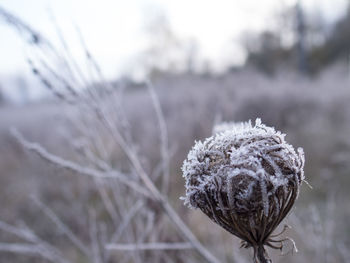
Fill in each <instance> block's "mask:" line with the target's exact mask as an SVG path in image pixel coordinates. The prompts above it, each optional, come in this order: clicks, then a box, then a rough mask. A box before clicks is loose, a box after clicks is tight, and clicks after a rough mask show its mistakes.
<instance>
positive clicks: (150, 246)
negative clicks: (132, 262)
mask: <svg viewBox="0 0 350 263" xmlns="http://www.w3.org/2000/svg"><path fill="white" fill-rule="evenodd" d="M106 248H107V249H109V250H131V251H134V250H182V249H193V246H192V244H191V243H142V244H107V245H106Z"/></svg>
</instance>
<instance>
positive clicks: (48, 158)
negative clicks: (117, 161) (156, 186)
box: [11, 129, 150, 197]
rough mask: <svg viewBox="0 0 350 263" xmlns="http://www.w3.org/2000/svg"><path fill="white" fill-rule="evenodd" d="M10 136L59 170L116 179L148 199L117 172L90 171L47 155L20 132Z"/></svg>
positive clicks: (141, 190)
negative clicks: (59, 168)
mask: <svg viewBox="0 0 350 263" xmlns="http://www.w3.org/2000/svg"><path fill="white" fill-rule="evenodd" d="M11 134H12V135H13V136H14V137H15V138H16V139H17V141H18V142H19V143H20V144H21V145H22V146H23V147H24V148H25V149H27V150H29V151H32V152H34V153H36V154H37V155H38V156H39V157H41V158H42V159H44V160H46V161H48V162H50V163H52V164H55V165H57V166H59V167H61V168H64V169H67V170H70V171H72V172H75V173H78V174H82V175H88V176H91V177H97V178H114V179H117V180H119V181H120V182H121V183H123V184H125V185H127V186H128V187H131V188H132V189H133V190H135V191H136V192H138V193H141V194H143V195H145V196H147V197H150V194H149V192H148V191H147V189H145V188H143V187H142V186H140V185H138V184H137V183H136V182H133V181H131V179H130V178H127V177H126V176H125V175H123V174H121V173H119V172H117V171H111V172H100V171H98V170H95V169H92V168H87V167H83V166H81V165H79V164H77V163H75V162H72V161H69V160H66V159H63V158H61V157H59V156H57V155H54V154H51V153H49V152H48V151H47V150H46V149H45V148H44V147H42V146H41V145H40V144H37V143H33V142H29V141H27V140H26V139H24V137H23V135H22V134H21V133H20V132H18V131H17V130H16V129H12V130H11Z"/></svg>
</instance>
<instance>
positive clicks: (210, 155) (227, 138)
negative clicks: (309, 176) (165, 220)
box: [182, 119, 304, 262]
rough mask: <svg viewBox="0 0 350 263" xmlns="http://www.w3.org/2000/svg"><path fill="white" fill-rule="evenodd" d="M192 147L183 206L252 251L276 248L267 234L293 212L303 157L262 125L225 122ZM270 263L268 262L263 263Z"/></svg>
mask: <svg viewBox="0 0 350 263" xmlns="http://www.w3.org/2000/svg"><path fill="white" fill-rule="evenodd" d="M213 132H214V135H213V136H211V137H209V138H207V139H206V140H205V141H204V142H201V141H198V142H196V143H195V145H194V147H193V148H192V150H191V151H190V152H189V154H188V157H187V159H186V160H185V161H184V164H183V167H182V171H183V176H184V177H185V179H186V197H185V198H184V199H185V204H186V205H187V206H189V207H190V208H199V209H200V210H201V211H203V212H204V213H205V214H206V215H207V216H208V217H209V218H211V219H212V220H213V221H214V222H215V223H217V224H219V225H220V226H222V227H223V228H224V229H226V230H227V231H229V232H230V233H232V234H234V235H236V236H238V237H239V238H241V239H242V240H243V241H244V245H243V246H244V247H253V248H254V252H255V253H254V255H255V256H254V257H255V260H258V259H259V260H260V261H261V262H264V261H263V260H262V258H263V254H265V250H264V245H269V246H271V247H276V246H275V245H273V244H272V242H276V241H275V240H272V239H271V238H270V235H271V233H272V232H273V231H274V230H275V228H276V227H277V226H278V225H279V223H280V222H281V221H282V220H283V218H284V217H285V216H286V215H287V214H288V212H289V211H290V209H291V208H292V206H293V204H294V201H295V199H296V198H297V196H298V193H299V187H300V184H301V183H302V181H303V180H304V171H303V168H304V153H303V150H302V149H301V148H298V150H297V151H295V150H294V148H293V146H292V145H290V144H288V143H287V142H286V141H285V134H282V133H281V132H279V131H276V130H275V129H274V128H273V127H268V126H266V125H264V124H262V123H261V120H260V119H257V120H256V121H255V125H252V123H251V122H250V121H249V122H245V123H239V124H236V123H224V124H221V125H219V126H216V127H215V128H214V129H213ZM265 262H268V261H265Z"/></svg>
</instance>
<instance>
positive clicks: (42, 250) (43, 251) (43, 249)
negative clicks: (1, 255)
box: [0, 221, 69, 263]
mask: <svg viewBox="0 0 350 263" xmlns="http://www.w3.org/2000/svg"><path fill="white" fill-rule="evenodd" d="M0 230H1V231H4V232H7V233H10V234H13V235H15V236H17V237H19V238H21V239H24V240H25V241H27V242H29V243H31V244H29V245H35V250H34V251H33V252H35V254H38V255H40V256H42V257H43V258H46V259H48V260H50V261H52V262H58V263H69V261H68V260H67V259H66V258H65V257H64V256H63V255H62V253H61V252H60V251H59V250H58V249H57V248H55V247H54V246H52V245H51V244H49V243H47V242H45V241H43V240H42V239H40V238H39V237H38V236H36V235H35V234H34V232H33V231H31V230H30V229H28V228H24V227H15V226H11V225H9V224H7V223H5V222H2V221H0ZM2 245H3V246H2V250H3V251H5V250H6V249H7V251H8V252H13V253H15V252H16V251H18V252H19V253H24V252H26V251H27V249H28V247H24V246H22V245H15V246H9V245H8V244H5V243H3V244H2ZM10 250H11V251H10ZM0 251H1V249H0ZM30 254H32V253H30Z"/></svg>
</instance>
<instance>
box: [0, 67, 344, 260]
mask: <svg viewBox="0 0 350 263" xmlns="http://www.w3.org/2000/svg"><path fill="white" fill-rule="evenodd" d="M153 83H154V85H155V89H156V93H157V94H158V96H159V101H160V105H161V109H162V111H163V113H164V118H165V122H166V126H167V131H168V133H169V149H170V164H169V165H170V180H171V182H170V184H169V185H170V188H169V191H168V194H169V196H170V200H171V203H172V205H173V206H174V207H175V208H176V210H177V211H178V212H179V214H180V215H181V217H182V218H183V219H184V220H185V221H186V223H188V224H189V226H190V228H191V229H192V230H193V232H194V233H195V234H196V235H197V236H198V238H199V239H200V240H201V241H202V242H203V243H204V245H205V246H206V247H207V248H208V250H210V251H212V252H213V254H215V255H216V256H217V257H218V258H219V259H220V260H222V261H223V262H250V261H249V259H250V257H249V252H247V251H245V250H244V249H238V247H239V244H238V240H237V238H235V237H231V236H230V235H228V234H227V233H225V232H224V230H221V229H220V228H219V227H218V226H216V225H215V224H214V223H212V222H210V221H209V219H208V218H206V217H205V216H204V215H203V214H201V212H199V211H190V210H189V209H187V208H185V207H184V206H183V204H182V201H181V200H179V197H180V196H181V195H183V194H184V187H183V185H184V180H183V178H182V176H181V169H180V168H181V165H182V161H183V160H184V159H185V157H186V155H187V152H188V151H189V150H190V148H191V147H192V145H193V144H194V140H202V139H204V138H206V137H208V136H210V134H211V130H212V127H213V124H215V123H217V122H220V121H246V120H248V119H252V120H254V119H255V118H256V117H260V118H262V121H263V122H264V123H266V124H267V125H272V126H275V127H276V129H278V130H281V131H282V132H284V133H286V134H287V137H286V139H287V141H288V142H290V143H291V144H293V145H294V146H296V147H298V146H301V147H303V148H304V150H305V155H306V171H305V174H306V178H307V181H308V182H309V183H310V184H311V185H312V187H313V189H310V188H309V187H308V186H307V185H305V184H304V185H303V187H302V192H301V194H300V197H299V199H298V201H297V204H296V207H295V209H294V210H293V212H292V214H291V215H290V216H289V218H288V219H287V222H288V224H290V225H291V226H292V227H293V229H292V230H289V231H288V235H289V236H291V237H293V238H294V239H295V241H296V243H297V247H298V249H299V252H298V253H297V254H294V255H291V254H288V255H286V256H279V254H278V252H271V253H272V254H271V256H272V258H273V259H274V262H315V263H316V262H349V258H350V254H349V248H350V239H349V236H350V223H349V220H348V218H349V216H350V203H349V202H348V200H349V198H350V193H349V191H348V188H349V185H350V179H349V172H350V166H349V159H350V136H349V134H350V104H349V100H350V92H349V84H350V77H349V75H348V73H347V69H346V67H345V66H343V65H336V66H334V67H332V68H330V69H328V70H327V71H325V72H324V73H323V74H321V75H320V76H319V77H317V78H313V79H310V78H306V77H301V76H299V75H297V74H294V73H285V72H280V73H278V74H276V75H275V76H274V77H273V78H270V77H267V76H265V75H261V74H260V73H257V72H255V71H250V70H243V71H239V72H231V73H227V74H224V75H222V76H210V75H192V74H178V75H171V74H163V75H159V76H155V77H154V79H153ZM115 93H116V94H114V95H113V96H110V97H109V98H108V99H107V101H106V102H103V103H106V105H110V104H109V103H112V104H113V103H114V102H116V101H118V105H119V108H118V109H119V110H122V111H124V112H125V113H126V116H127V117H128V124H127V125H128V127H130V131H131V134H129V135H130V136H131V138H132V140H133V142H134V144H135V145H137V147H138V153H139V156H140V160H141V161H142V164H143V165H144V167H145V169H146V171H147V172H148V173H150V174H152V176H153V178H157V173H159V171H158V172H157V170H159V164H160V162H161V155H160V153H159V152H160V151H159V147H160V146H159V145H160V133H159V128H158V125H157V119H156V112H155V110H154V107H153V106H152V101H151V98H150V95H149V93H148V92H147V90H146V88H144V87H143V86H142V85H135V84H133V83H126V84H125V87H124V88H123V89H117V88H116V91H115ZM118 109H117V110H118ZM75 114H76V113H75V111H74V106H69V105H67V104H63V103H61V102H58V101H47V102H41V103H37V104H32V105H26V106H21V107H20V106H17V107H15V106H12V107H11V106H4V107H2V108H0V136H1V138H0V171H1V176H0V206H1V212H0V220H2V221H5V222H8V223H10V224H13V225H24V224H25V225H27V226H29V227H30V228H32V229H33V230H35V232H36V233H38V235H39V236H40V237H41V238H42V239H43V240H47V241H48V242H49V243H51V244H54V245H55V246H56V247H57V248H59V249H60V250H61V252H62V253H63V254H65V255H67V257H68V258H69V259H70V262H85V261H84V260H83V259H81V258H80V259H79V256H77V254H78V253H77V252H76V251H75V249H74V248H73V247H72V246H70V245H68V244H67V242H65V238H64V237H63V235H62V232H61V231H60V230H59V229H57V228H56V227H55V225H54V224H52V222H50V220H48V219H47V218H45V216H43V213H42V211H40V209H39V208H38V207H37V206H36V205H35V204H34V203H33V201H32V199H31V196H32V197H33V196H34V197H38V198H39V199H40V200H41V201H43V202H44V203H45V204H46V205H47V206H48V207H50V208H51V209H52V210H53V211H55V213H56V214H57V215H58V216H59V217H60V218H61V219H62V221H63V222H65V223H66V224H67V225H69V226H70V227H71V229H72V231H73V232H75V233H76V235H77V236H79V237H80V238H81V240H82V241H83V242H85V243H89V242H90V241H91V240H90V239H91V237H89V234H88V231H87V228H86V225H87V224H88V223H87V221H89V220H88V218H87V217H86V213H87V210H89V207H94V209H95V210H96V214H97V222H102V223H104V224H106V225H107V231H108V229H113V226H110V224H109V221H110V219H108V216H106V215H104V212H103V210H101V209H102V208H100V206H99V203H100V201H99V197H98V195H97V193H96V192H97V190H96V188H95V187H94V184H93V182H92V180H91V178H84V177H81V176H75V175H74V174H72V173H71V172H69V171H64V170H61V169H59V168H57V167H56V166H54V165H50V164H48V163H46V162H45V161H43V160H41V159H40V158H38V157H37V156H35V155H33V154H31V153H29V152H28V151H26V150H24V149H23V148H22V147H21V145H19V144H18V142H16V140H15V139H14V138H13V137H12V136H11V135H10V133H9V129H10V128H11V127H16V128H17V129H18V130H19V131H21V132H22V133H23V134H24V136H25V137H26V138H27V139H28V140H30V141H36V142H39V143H40V144H42V145H44V146H45V148H47V149H48V150H49V151H50V152H53V153H55V154H57V155H59V156H62V157H65V158H67V159H70V160H74V161H76V162H78V163H81V164H82V165H85V166H89V164H88V163H87V162H86V160H83V159H81V158H80V155H79V151H76V149H77V148H79V147H78V146H77V145H79V143H81V142H79V140H77V141H74V140H73V139H72V138H79V134H80V132H79V130H78V129H77V128H76V127H75V126H74V125H72V121H74V118H72V116H74V115H75ZM112 116H113V115H112ZM86 117H87V119H88V117H89V116H86ZM116 118H117V114H116ZM85 124H86V126H85V127H86V129H91V130H94V129H97V132H98V129H99V127H98V126H95V127H93V126H94V125H93V123H92V122H90V123H89V122H88V121H87V122H86V123H85ZM89 124H90V126H89ZM101 133H102V131H101ZM100 137H101V138H102V139H103V137H104V136H103V133H102V134H100ZM104 138H105V139H106V141H105V144H106V145H107V146H109V148H108V149H107V150H108V152H109V155H108V156H109V157H110V159H109V160H106V161H108V163H110V164H111V165H112V166H113V167H116V168H117V169H118V170H127V167H126V165H125V157H124V156H123V155H122V154H121V153H120V149H119V148H118V147H117V146H116V145H114V144H113V143H112V142H108V140H109V139H110V138H109V137H108V136H107V135H106V137H104ZM116 187H117V186H116ZM127 194H128V191H125V190H121V191H120V196H119V197H118V196H117V197H116V198H121V199H123V198H125V200H126V201H125V209H128V208H130V207H131V206H132V202H131V201H130V202H128V200H127ZM154 211H158V210H157V209H154ZM159 213H161V212H160V211H159ZM158 216H160V214H157V212H155V214H154V219H152V220H151V221H150V222H151V223H150V224H151V225H152V222H153V223H154V222H157V219H156V218H157V217H158ZM145 220H146V219H145ZM146 221H147V220H146ZM147 222H148V221H147ZM102 223H101V224H102ZM165 224H167V223H165ZM151 228H152V227H151ZM131 229H133V230H134V233H132V236H133V237H134V238H135V239H136V240H137V236H138V235H142V232H143V230H145V228H142V227H141V229H140V228H138V226H133V227H132V228H131ZM111 231H112V230H111ZM130 231H131V230H130ZM138 231H139V232H138ZM151 232H152V231H151ZM149 235H151V234H149ZM160 236H161V238H162V239H163V240H166V241H177V240H178V239H179V237H176V234H174V229H171V228H170V227H169V228H167V227H165V228H163V230H162V231H161V234H160ZM147 239H149V240H152V237H147ZM5 241H12V242H18V240H17V239H16V238H13V237H12V236H11V235H8V234H5V233H3V232H0V242H5ZM289 248H290V246H289ZM286 250H287V251H288V246H287V249H286ZM127 253H130V252H116V253H115V254H112V256H111V257H110V259H109V261H108V262H138V261H139V262H171V261H172V262H202V261H201V259H200V258H198V257H197V256H196V255H193V253H192V252H191V251H184V252H181V253H179V254H176V253H177V252H169V254H168V257H167V256H161V257H159V258H158V259H157V260H155V259H156V258H157V257H156V255H155V254H156V253H158V252H157V251H155V252H148V253H146V254H141V256H140V257H141V260H140V258H139V259H137V258H136V259H135V258H134V257H131V258H129V259H128V257H126V256H125V255H126V254H127ZM172 253H175V254H176V256H175V254H172ZM166 258H167V259H168V260H166ZM170 259H171V261H170ZM0 262H46V261H45V260H42V259H39V257H37V256H29V257H27V256H26V255H22V256H20V255H14V254H12V253H0Z"/></svg>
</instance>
